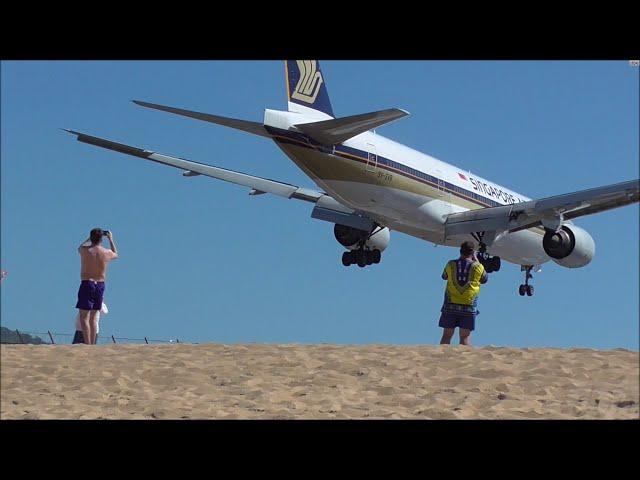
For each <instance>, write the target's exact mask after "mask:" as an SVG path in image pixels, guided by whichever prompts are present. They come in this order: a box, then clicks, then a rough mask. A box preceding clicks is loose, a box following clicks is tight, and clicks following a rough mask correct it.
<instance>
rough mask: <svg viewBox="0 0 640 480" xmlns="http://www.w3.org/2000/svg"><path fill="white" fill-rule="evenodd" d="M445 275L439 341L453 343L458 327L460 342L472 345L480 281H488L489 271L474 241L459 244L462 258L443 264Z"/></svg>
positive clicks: (443, 274)
mask: <svg viewBox="0 0 640 480" xmlns="http://www.w3.org/2000/svg"><path fill="white" fill-rule="evenodd" d="M442 279H443V280H446V281H447V287H446V289H445V292H444V303H443V305H442V309H441V310H440V311H441V315H440V322H438V326H439V327H441V328H443V329H444V331H443V332H442V339H441V340H440V344H441V345H443V344H447V345H448V344H450V343H451V338H452V337H453V334H454V332H455V329H456V327H458V328H459V329H460V345H470V344H471V343H470V339H469V337H470V336H471V332H472V331H473V330H474V329H475V324H476V316H477V315H479V314H480V312H479V311H478V308H477V305H478V294H479V293H480V284H484V283H487V280H489V275H488V274H487V272H485V270H484V266H483V265H482V264H481V263H480V262H479V261H478V259H477V257H476V255H475V244H474V243H473V242H464V243H463V244H462V245H461V246H460V258H458V259H457V260H450V261H448V262H447V264H446V265H445V267H444V271H443V272H442Z"/></svg>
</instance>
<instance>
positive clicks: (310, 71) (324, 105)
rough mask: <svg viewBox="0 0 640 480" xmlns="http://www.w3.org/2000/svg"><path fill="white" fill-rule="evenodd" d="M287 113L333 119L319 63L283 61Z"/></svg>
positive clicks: (313, 61) (315, 61)
mask: <svg viewBox="0 0 640 480" xmlns="http://www.w3.org/2000/svg"><path fill="white" fill-rule="evenodd" d="M285 74H286V77H287V98H288V101H289V111H290V112H298V113H304V114H307V115H309V116H316V117H318V118H324V119H328V118H335V115H334V114H333V108H331V101H330V100H329V94H328V93H327V85H326V83H325V81H324V77H323V75H322V71H321V70H320V62H318V61H317V60H285Z"/></svg>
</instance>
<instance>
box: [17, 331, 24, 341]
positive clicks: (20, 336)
mask: <svg viewBox="0 0 640 480" xmlns="http://www.w3.org/2000/svg"><path fill="white" fill-rule="evenodd" d="M16 333H17V334H18V338H19V339H20V343H24V340H22V335H20V332H19V331H18V329H17V328H16Z"/></svg>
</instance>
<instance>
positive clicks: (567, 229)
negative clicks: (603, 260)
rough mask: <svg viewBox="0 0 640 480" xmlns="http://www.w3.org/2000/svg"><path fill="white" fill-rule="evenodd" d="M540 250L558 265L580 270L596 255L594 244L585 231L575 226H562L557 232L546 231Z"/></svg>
mask: <svg viewBox="0 0 640 480" xmlns="http://www.w3.org/2000/svg"><path fill="white" fill-rule="evenodd" d="M542 248H544V251H545V253H546V254H547V255H549V256H550V257H551V259H552V260H553V261H554V262H556V263H557V264H558V265H562V266H563V267H567V268H580V267H584V266H585V265H587V264H588V263H589V262H590V261H591V260H592V259H593V257H594V256H595V254H596V244H595V242H594V241H593V238H591V235H589V234H588V233H587V232H586V231H585V230H583V229H582V228H580V227H576V226H575V225H563V226H562V228H561V229H560V230H559V231H558V232H553V231H547V233H546V234H545V235H544V237H543V238H542Z"/></svg>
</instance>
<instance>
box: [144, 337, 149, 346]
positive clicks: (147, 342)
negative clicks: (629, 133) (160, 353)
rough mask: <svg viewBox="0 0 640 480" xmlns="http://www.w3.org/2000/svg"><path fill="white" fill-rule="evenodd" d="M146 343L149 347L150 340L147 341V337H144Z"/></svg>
mask: <svg viewBox="0 0 640 480" xmlns="http://www.w3.org/2000/svg"><path fill="white" fill-rule="evenodd" d="M144 343H146V344H147V345H149V340H147V337H144Z"/></svg>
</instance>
